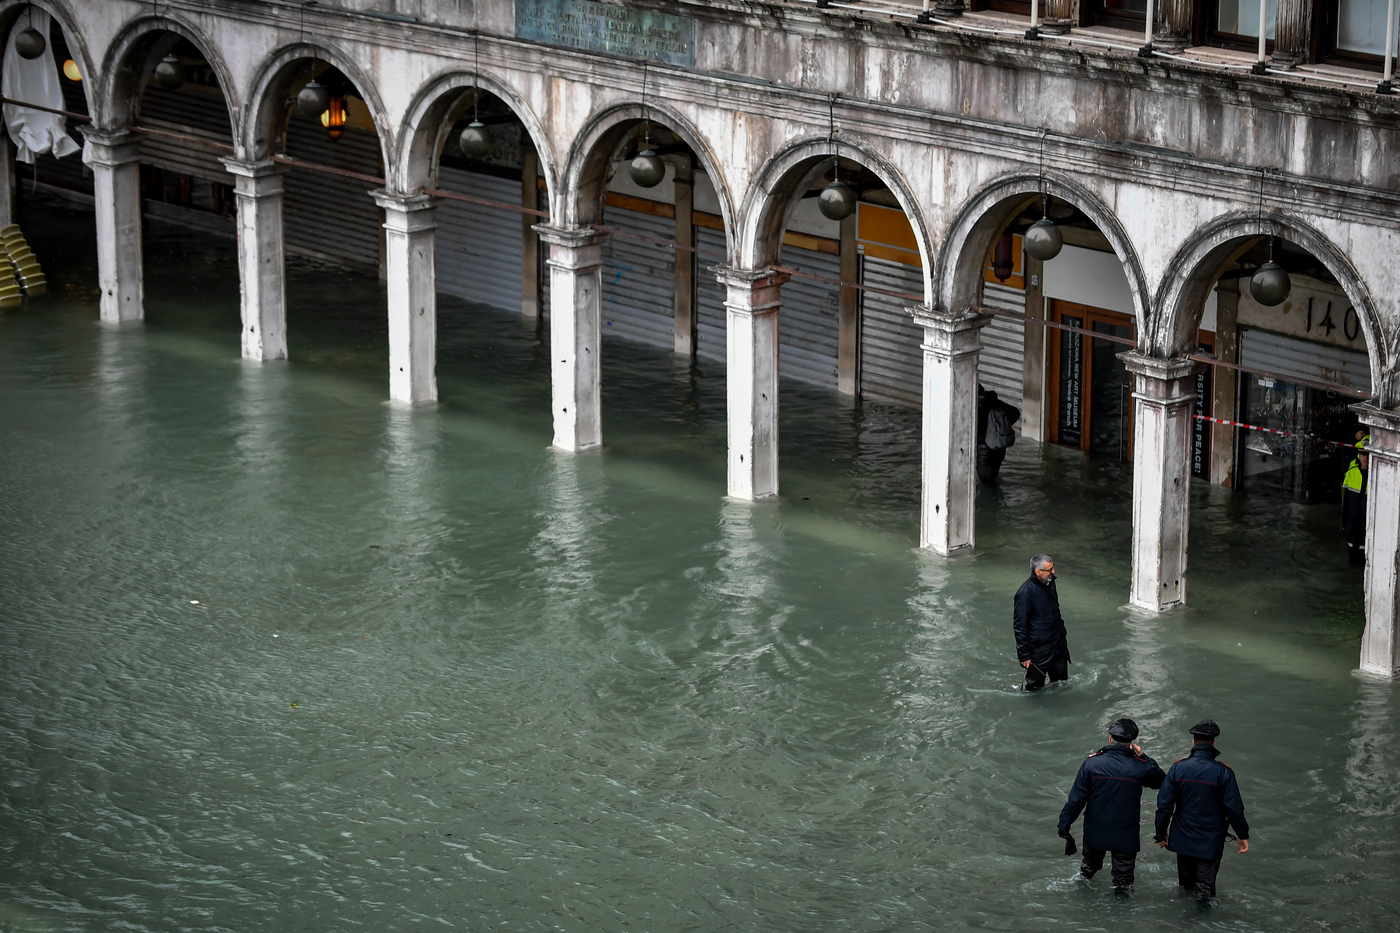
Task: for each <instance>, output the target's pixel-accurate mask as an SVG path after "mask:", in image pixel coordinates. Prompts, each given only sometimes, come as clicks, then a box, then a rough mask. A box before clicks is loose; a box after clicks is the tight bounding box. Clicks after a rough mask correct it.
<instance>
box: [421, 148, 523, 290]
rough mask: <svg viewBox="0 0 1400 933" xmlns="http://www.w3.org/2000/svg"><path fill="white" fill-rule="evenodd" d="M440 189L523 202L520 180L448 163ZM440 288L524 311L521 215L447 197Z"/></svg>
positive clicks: (441, 209) (441, 207)
mask: <svg viewBox="0 0 1400 933" xmlns="http://www.w3.org/2000/svg"><path fill="white" fill-rule="evenodd" d="M438 187H440V188H441V189H442V190H444V191H452V192H455V193H458V194H466V195H470V196H472V197H475V198H487V199H489V200H492V201H504V202H505V203H507V204H518V203H519V202H520V181H519V179H513V178H498V177H496V176H494V175H482V174H480V173H478V172H468V171H464V170H462V169H456V168H448V167H446V166H443V167H442V168H440V169H439V170H438ZM437 223H438V228H437V290H438V291H440V292H444V293H446V294H448V295H458V296H460V297H462V298H467V299H470V300H471V301H476V302H480V303H481V304H485V305H490V306H491V307H493V308H500V309H502V310H505V311H519V310H520V262H521V256H522V255H523V250H522V248H521V231H520V215H519V214H517V213H516V212H515V211H510V210H506V209H504V208H500V207H489V206H487V205H485V204H471V203H469V202H466V201H452V200H447V199H443V200H442V201H440V202H439V203H438V209H437Z"/></svg>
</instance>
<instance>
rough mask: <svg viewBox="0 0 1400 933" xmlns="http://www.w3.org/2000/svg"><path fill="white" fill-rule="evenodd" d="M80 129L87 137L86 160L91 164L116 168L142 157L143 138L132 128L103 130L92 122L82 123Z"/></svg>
mask: <svg viewBox="0 0 1400 933" xmlns="http://www.w3.org/2000/svg"><path fill="white" fill-rule="evenodd" d="M78 129H80V130H81V131H82V134H83V136H84V137H86V138H87V153H86V161H87V162H88V164H90V165H106V166H111V167H113V168H115V167H117V166H120V165H129V164H131V163H132V162H138V161H140V159H141V138H140V137H139V136H137V135H136V134H135V133H133V132H131V131H130V130H101V129H98V128H97V127H95V126H93V125H92V124H81V125H80V126H79V127H78Z"/></svg>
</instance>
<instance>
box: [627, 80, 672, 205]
mask: <svg viewBox="0 0 1400 933" xmlns="http://www.w3.org/2000/svg"><path fill="white" fill-rule="evenodd" d="M646 112H647V63H646V62H645V61H643V62H642V151H641V152H638V153H637V154H636V155H635V156H633V158H632V164H631V165H629V166H628V167H627V171H628V174H630V175H631V176H632V181H633V182H634V183H636V185H637V187H639V188H655V187H656V186H657V185H659V184H661V182H662V181H664V180H665V178H666V163H665V162H662V161H661V157H660V156H659V155H657V154H656V152H655V151H654V150H653V149H652V148H651V121H650V120H648V119H647V116H646Z"/></svg>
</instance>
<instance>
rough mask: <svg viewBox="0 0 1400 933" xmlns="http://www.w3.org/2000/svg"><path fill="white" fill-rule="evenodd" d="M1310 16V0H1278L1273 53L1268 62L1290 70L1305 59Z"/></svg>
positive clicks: (1311, 10) (1310, 23)
mask: <svg viewBox="0 0 1400 933" xmlns="http://www.w3.org/2000/svg"><path fill="white" fill-rule="evenodd" d="M1312 17H1313V5H1312V0H1278V16H1277V19H1276V20H1275V23H1274V54H1273V55H1272V56H1271V57H1270V58H1269V64H1271V65H1273V66H1274V67H1275V68H1281V69H1283V70H1285V71H1292V70H1293V69H1294V68H1297V67H1298V66H1299V65H1301V64H1302V63H1303V62H1304V61H1306V60H1307V57H1308V32H1309V29H1310V27H1311V26H1312Z"/></svg>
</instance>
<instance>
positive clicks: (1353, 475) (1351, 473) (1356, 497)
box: [1342, 432, 1371, 566]
mask: <svg viewBox="0 0 1400 933" xmlns="http://www.w3.org/2000/svg"><path fill="white" fill-rule="evenodd" d="M1358 433H1359V432H1358ZM1370 440H1371V435H1369V434H1367V435H1365V436H1364V437H1362V438H1361V440H1359V441H1357V442H1356V446H1357V447H1358V448H1360V450H1358V451H1357V454H1356V456H1355V457H1353V458H1352V460H1351V464H1350V465H1349V466H1348V467H1347V473H1346V476H1344V477H1342V537H1343V538H1345V539H1346V542H1347V560H1348V561H1350V562H1351V564H1352V565H1353V566H1357V565H1360V564H1364V563H1366V494H1367V493H1368V492H1370V491H1371V489H1370V485H1371V484H1370V482H1369V479H1368V476H1367V472H1368V471H1367V467H1368V466H1369V462H1368V461H1369V460H1370V458H1369V457H1368V456H1367V455H1366V454H1365V453H1364V451H1365V449H1366V445H1367V444H1368V443H1369V442H1370Z"/></svg>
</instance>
